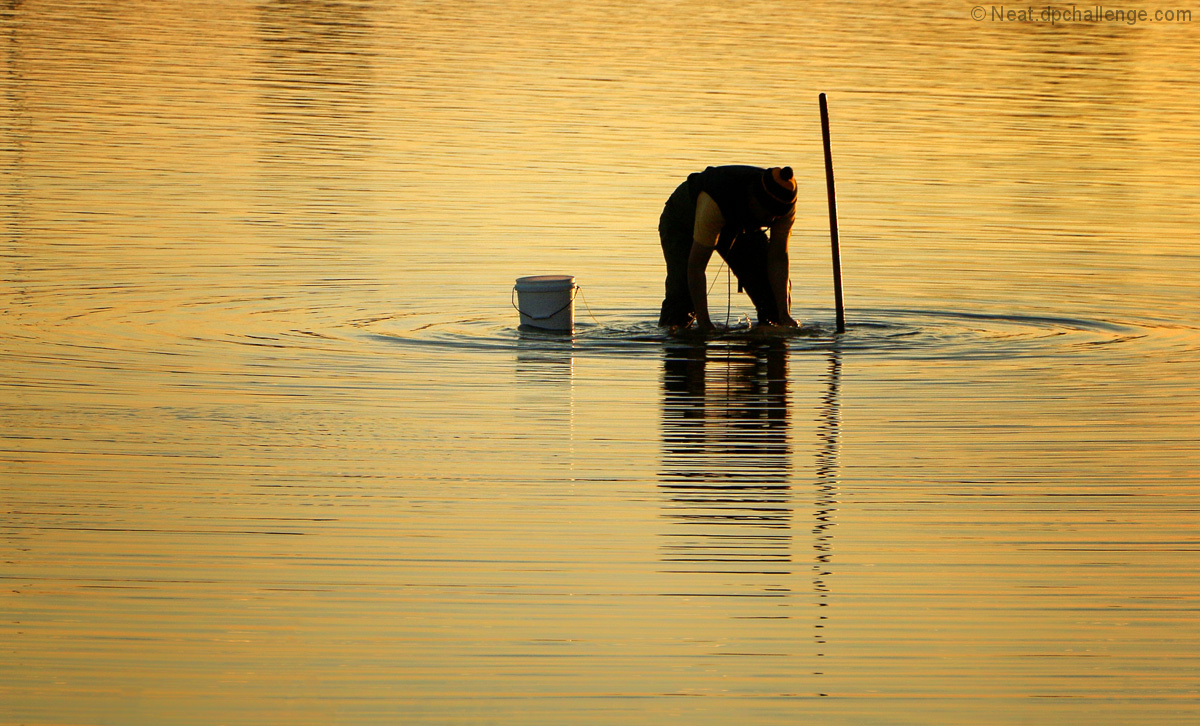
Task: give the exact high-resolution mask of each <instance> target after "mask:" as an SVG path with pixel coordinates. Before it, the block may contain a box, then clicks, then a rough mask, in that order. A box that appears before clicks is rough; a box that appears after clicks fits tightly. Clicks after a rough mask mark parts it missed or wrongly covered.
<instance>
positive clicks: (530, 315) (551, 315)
mask: <svg viewBox="0 0 1200 726" xmlns="http://www.w3.org/2000/svg"><path fill="white" fill-rule="evenodd" d="M515 289H516V291H517V305H516V307H517V312H519V313H520V314H521V325H526V326H528V327H531V328H541V329H542V330H567V331H569V330H571V329H572V328H573V327H574V326H575V293H576V291H578V290H579V288H577V287H575V277H574V276H573V275H533V276H532V277H518V278H517V286H516V288H515Z"/></svg>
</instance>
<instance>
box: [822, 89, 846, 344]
mask: <svg viewBox="0 0 1200 726" xmlns="http://www.w3.org/2000/svg"><path fill="white" fill-rule="evenodd" d="M818 98H819V99H820V101H821V135H822V136H823V137H824V139H825V187H826V189H828V191H829V242H830V244H831V245H832V246H833V300H834V304H835V305H836V306H837V332H838V333H839V334H841V333H844V332H846V309H845V308H844V307H843V306H842V253H841V250H840V249H839V248H838V225H837V199H836V198H835V196H834V193H833V153H832V152H831V151H830V150H829V104H828V103H826V102H825V94H824V93H822V94H821V95H820V96H818Z"/></svg>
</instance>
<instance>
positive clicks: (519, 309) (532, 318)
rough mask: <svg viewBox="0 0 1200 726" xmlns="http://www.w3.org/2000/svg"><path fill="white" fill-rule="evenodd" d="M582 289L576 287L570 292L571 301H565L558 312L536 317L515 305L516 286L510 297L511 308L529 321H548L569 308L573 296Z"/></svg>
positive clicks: (573, 298)
mask: <svg viewBox="0 0 1200 726" xmlns="http://www.w3.org/2000/svg"><path fill="white" fill-rule="evenodd" d="M582 289H583V288H582V287H580V286H579V285H576V286H575V289H574V290H572V291H571V299H570V300H568V301H567V304H566V305H563V306H562V307H561V308H559V309H558V310H555V311H554V312H552V313H550V314H549V315H541V316H538V315H530V314H529V313H527V312H525V311H524V310H522V309H521V308H520V306H518V305H517V287H516V285H513V289H512V295H511V297H512V306H513V309H514V310H516V311H517V312H518V313H520V314H522V315H524V316H525V317H527V318H529V319H530V320H549V319H550V318H552V317H554V316H555V315H558V314H559V313H561V312H562V311H564V310H566V309H567V308H569V307H571V303H573V302H575V296H576V295H578V294H579V291H580V290H582Z"/></svg>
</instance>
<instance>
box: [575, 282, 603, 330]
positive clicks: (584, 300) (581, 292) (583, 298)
mask: <svg viewBox="0 0 1200 726" xmlns="http://www.w3.org/2000/svg"><path fill="white" fill-rule="evenodd" d="M575 289H576V290H578V291H579V299H580V300H582V301H583V307H585V308H587V311H588V315H591V317H592V322H593V323H595V324H596V325H599V324H600V321H599V320H596V316H595V314H593V313H592V307H591V306H590V305H588V304H587V296H586V295H584V294H583V288H582V287H579V286H576V287H575Z"/></svg>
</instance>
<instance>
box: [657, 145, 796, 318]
mask: <svg viewBox="0 0 1200 726" xmlns="http://www.w3.org/2000/svg"><path fill="white" fill-rule="evenodd" d="M795 216H796V181H795V180H794V179H793V178H792V169H791V167H787V166H785V167H783V168H779V167H774V168H771V169H761V168H759V167H756V166H710V167H708V168H707V169H705V170H704V171H702V172H697V173H695V174H692V175H690V176H689V177H688V178H687V180H686V181H684V182H683V184H680V185H679V187H678V188H677V189H676V190H675V193H674V194H672V195H671V198H670V199H668V200H667V204H666V206H665V207H664V208H663V212H662V216H661V217H660V218H659V222H658V235H659V238H660V240H661V242H662V249H663V256H664V257H665V258H666V261H667V295H666V298H665V299H664V300H663V304H662V312H661V313H660V315H659V318H658V324H659V325H669V326H679V327H687V326H688V325H691V323H692V321H693V320H695V322H696V326H697V327H698V328H699V329H700V330H712V329H713V324H712V321H711V320H710V319H709V316H708V288H707V280H706V278H705V275H704V271H705V268H706V267H707V266H708V261H709V259H710V258H711V257H712V253H713V250H714V249H715V250H716V251H717V254H719V255H721V258H722V259H724V260H725V263H726V264H727V265H729V269H730V270H732V271H733V274H734V275H735V276H737V279H738V289H739V290H743V289H744V290H745V291H746V294H748V295H749V296H750V300H751V301H752V302H753V303H754V308H755V310H756V311H757V313H758V323H759V324H760V325H764V324H774V325H788V326H795V325H796V321H795V320H793V319H792V316H791V312H790V311H791V281H790V279H789V275H788V249H787V245H788V237H789V236H790V235H791V231H792V222H793V220H794V219H795ZM764 227H769V228H770V232H771V234H770V238H768V237H767V235H766V234H764V233H763V228H764Z"/></svg>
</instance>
